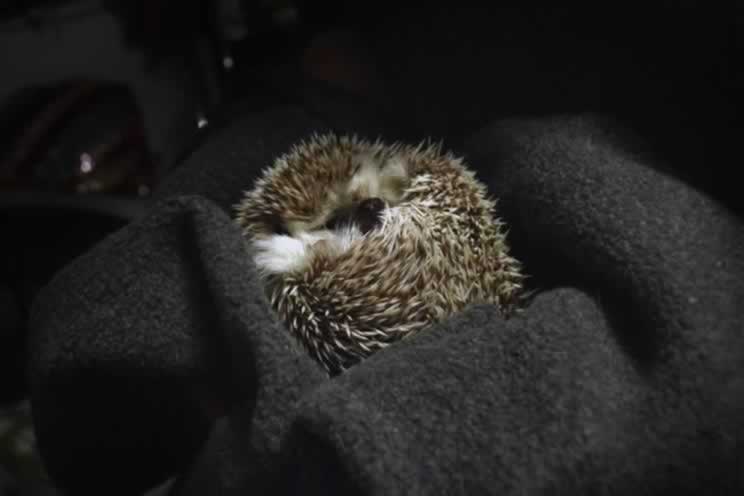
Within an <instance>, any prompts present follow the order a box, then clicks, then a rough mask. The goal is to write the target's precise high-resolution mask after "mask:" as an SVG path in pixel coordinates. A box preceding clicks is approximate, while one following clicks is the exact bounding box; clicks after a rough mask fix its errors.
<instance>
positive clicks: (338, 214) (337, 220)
mask: <svg viewBox="0 0 744 496" xmlns="http://www.w3.org/2000/svg"><path fill="white" fill-rule="evenodd" d="M353 221H354V209H353V208H341V209H338V210H336V211H335V212H333V215H331V217H330V218H329V219H328V221H327V222H326V223H325V224H324V225H323V227H324V228H325V229H329V230H331V231H334V230H338V229H340V228H342V227H344V226H348V225H350V224H351V223H352V222H353Z"/></svg>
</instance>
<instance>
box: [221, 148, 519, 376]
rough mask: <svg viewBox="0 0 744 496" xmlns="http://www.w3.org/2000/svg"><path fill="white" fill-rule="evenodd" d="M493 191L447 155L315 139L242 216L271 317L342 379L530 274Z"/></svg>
mask: <svg viewBox="0 0 744 496" xmlns="http://www.w3.org/2000/svg"><path fill="white" fill-rule="evenodd" d="M495 206H496V204H495V202H494V201H493V200H491V199H489V198H488V195H487V191H486V188H485V186H484V185H483V184H481V183H480V182H479V181H478V180H477V179H476V177H475V174H474V173H473V172H472V171H471V170H469V169H468V168H467V166H466V165H465V164H464V162H463V161H462V160H461V159H460V158H457V157H455V156H453V155H452V154H451V153H443V152H442V150H441V145H433V144H429V145H425V144H423V143H422V144H420V145H418V146H412V145H404V144H400V143H394V144H385V143H382V142H381V141H379V140H378V141H376V142H370V141H366V140H363V139H359V138H358V137H356V136H338V135H335V134H324V135H317V134H316V135H313V136H311V137H310V138H309V139H307V140H305V141H302V142H300V143H298V144H296V145H295V146H293V147H292V149H291V150H289V152H288V153H286V154H285V155H283V156H281V157H279V158H278V159H277V160H276V161H275V162H274V164H273V165H272V166H270V167H269V168H267V169H265V170H264V171H263V174H262V176H261V177H260V178H259V179H258V180H257V181H256V183H255V185H254V187H253V189H252V190H250V191H247V192H246V194H245V196H244V198H243V199H242V201H241V202H240V203H239V204H238V205H236V222H237V223H238V225H239V226H241V228H242V230H243V234H244V236H245V237H246V239H247V240H248V241H249V242H250V243H251V244H252V247H253V250H254V261H255V263H256V266H257V268H258V270H259V273H260V274H261V277H262V280H263V282H264V285H265V288H266V292H267V296H268V298H269V301H270V302H271V306H272V308H273V310H274V311H275V312H276V313H277V314H278V316H279V317H280V318H281V320H282V321H283V322H284V324H285V326H286V327H287V328H288V330H289V332H291V333H292V335H293V336H294V337H295V338H297V340H298V341H299V342H300V343H301V344H302V345H303V347H304V348H305V349H306V350H307V351H308V352H309V353H310V355H311V356H312V357H313V358H315V359H316V360H317V361H318V362H319V364H320V365H321V366H323V367H324V368H325V370H326V371H327V372H328V373H329V375H336V374H339V373H341V372H343V371H344V370H346V369H348V368H349V367H351V366H353V365H355V364H357V363H359V362H360V361H362V360H363V359H365V358H367V357H369V356H370V355H372V354H373V353H375V352H377V351H379V350H381V349H383V348H386V347H388V346H390V345H392V344H393V343H395V342H397V341H399V340H401V339H405V338H408V337H410V336H412V335H414V334H415V333H417V332H419V331H421V330H423V329H425V328H426V327H428V326H430V325H431V324H433V323H435V322H438V321H440V320H442V319H444V318H446V317H448V316H450V315H452V314H453V313H455V312H458V311H460V310H462V309H463V308H465V307H466V306H467V305H469V304H472V303H492V304H495V305H497V306H498V308H499V309H500V311H501V314H502V315H503V316H504V317H505V318H508V317H509V316H510V315H512V314H513V313H514V312H515V311H518V310H519V302H520V296H521V294H522V289H523V281H524V275H523V274H522V270H521V265H520V263H519V262H518V261H517V260H516V259H515V258H513V257H512V256H511V255H510V254H509V248H508V246H507V243H506V235H505V225H504V224H503V222H502V221H501V220H499V219H498V218H497V217H496V216H495Z"/></svg>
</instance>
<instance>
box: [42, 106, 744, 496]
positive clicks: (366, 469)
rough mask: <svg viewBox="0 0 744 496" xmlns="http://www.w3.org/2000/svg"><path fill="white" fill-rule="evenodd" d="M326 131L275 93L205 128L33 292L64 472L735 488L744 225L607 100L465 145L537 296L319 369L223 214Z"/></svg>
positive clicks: (115, 486) (743, 340) (319, 487)
mask: <svg viewBox="0 0 744 496" xmlns="http://www.w3.org/2000/svg"><path fill="white" fill-rule="evenodd" d="M329 128H332V129H333V130H336V131H339V132H340V131H342V130H340V129H337V128H336V126H329V125H328V124H327V123H326V122H324V121H322V120H321V119H319V118H318V117H317V116H316V117H312V116H310V115H309V114H308V113H306V112H305V111H304V110H303V109H301V108H297V107H282V108H274V109H267V110H264V111H260V112H254V113H249V114H247V115H245V116H243V117H240V118H238V119H236V120H234V121H233V122H231V123H230V124H229V125H226V126H224V127H222V128H221V129H218V130H216V131H214V132H213V134H212V135H210V136H209V138H208V139H205V140H204V142H203V143H202V144H201V145H200V146H199V147H197V148H196V149H195V150H194V151H193V153H192V154H191V155H190V156H189V157H188V158H187V159H186V160H185V162H184V164H183V165H182V166H181V167H180V168H179V169H178V170H177V171H176V172H175V173H174V174H173V175H172V176H171V177H170V178H169V180H168V182H167V183H166V184H165V185H164V186H163V187H162V188H161V190H160V191H159V193H158V195H157V197H156V198H155V200H154V203H153V205H152V206H151V208H150V210H149V212H148V214H147V215H146V216H144V217H142V218H141V219H139V220H137V221H135V222H133V223H132V224H130V225H128V226H126V227H125V228H123V229H122V230H120V231H117V232H116V233H114V234H113V235H111V236H109V237H108V238H106V239H105V240H103V241H102V242H101V243H99V244H98V245H96V246H95V247H94V248H93V249H92V250H90V251H89V252H87V253H86V254H84V255H83V256H81V257H80V258H78V259H77V260H75V261H74V262H73V263H71V264H70V265H68V266H67V267H66V268H65V269H63V270H62V271H61V272H60V273H59V274H58V275H57V276H56V277H55V279H54V280H53V281H52V282H51V283H50V284H49V285H48V286H47V287H46V288H45V289H44V290H43V291H42V293H41V294H40V295H39V297H38V298H37V300H36V302H35V306H34V308H33V312H32V313H33V315H32V322H31V328H32V329H31V337H30V345H29V347H30V350H31V358H30V363H29V373H30V383H31V398H32V403H33V414H34V422H35V425H36V428H37V435H38V442H39V448H40V450H41V453H42V455H43V457H44V460H45V463H46V465H47V469H48V471H49V473H50V475H51V476H52V477H53V478H54V480H55V482H56V483H57V484H58V485H59V486H60V487H61V488H64V489H67V490H69V491H70V492H71V493H72V494H93V493H95V494H142V493H143V492H144V491H147V490H150V489H152V488H154V487H157V486H160V487H162V488H163V489H162V490H161V493H162V494H166V493H167V494H172V495H174V496H176V495H177V496H181V495H205V494H210V495H228V494H304V495H306V494H365V495H383V494H384V495H396V494H400V495H416V494H462V495H472V494H571V495H578V494H628V495H631V494H632V495H636V494H667V493H674V494H735V493H741V491H742V490H744V475H742V474H744V470H743V469H744V467H743V466H742V460H744V444H743V443H742V440H744V437H743V436H744V415H743V414H744V333H743V332H742V326H743V324H744V310H743V309H742V305H741V303H742V301H744V250H743V249H742V248H743V247H744V225H743V224H742V220H741V219H740V218H738V217H737V216H735V215H733V214H732V213H731V212H729V211H727V210H726V209H725V208H724V207H723V206H721V205H720V204H719V203H718V202H717V201H716V199H715V198H711V197H709V196H706V195H705V194H703V193H702V192H700V191H698V190H696V189H695V187H694V185H691V184H686V183H683V182H682V181H681V180H679V179H675V178H673V177H671V176H669V175H667V174H665V173H664V172H662V171H661V170H662V169H663V167H658V166H657V165H658V164H656V163H655V161H656V160H657V159H656V158H655V157H652V156H649V155H647V154H646V153H645V152H644V149H645V148H644V147H643V146H642V145H643V140H644V137H643V136H632V135H629V134H628V133H626V132H625V131H623V130H621V129H620V128H618V126H617V125H616V124H613V122H612V121H610V120H607V119H604V118H602V117H600V116H593V115H573V116H570V115H569V116H561V117H551V118H529V119H527V118H525V119H515V120H501V121H496V122H493V123H491V124H490V125H488V126H485V127H483V128H482V129H481V130H480V131H479V132H478V133H475V134H473V135H472V136H470V138H469V139H467V140H466V141H465V142H464V145H463V148H462V149H461V150H459V152H460V153H461V154H463V155H464V157H465V159H466V161H467V163H468V164H470V166H471V167H473V168H474V169H475V170H476V173H477V175H478V176H479V178H480V179H481V180H483V181H484V182H485V183H486V184H487V185H488V187H489V189H490V192H491V193H492V194H493V195H494V196H495V197H497V198H498V199H499V200H498V209H499V213H500V215H501V216H502V217H503V219H504V220H505V221H506V223H507V224H508V225H509V237H510V240H511V241H510V242H511V244H512V246H513V254H514V255H515V256H516V257H517V258H519V259H520V260H522V261H523V263H524V265H525V270H526V272H527V273H528V275H529V277H530V279H529V281H528V282H529V285H530V288H531V289H533V290H534V291H535V293H534V296H533V298H532V300H531V303H530V305H529V306H528V308H527V309H526V311H525V312H524V314H523V315H521V316H518V317H515V318H512V319H510V320H508V321H504V320H502V319H501V318H499V317H498V312H497V311H496V309H495V308H493V307H490V306H488V305H472V306H471V307H469V308H468V309H466V310H465V311H463V312H461V313H460V314H458V315H455V316H454V317H453V318H451V319H449V320H447V321H445V322H443V323H441V324H439V325H435V326H433V327H432V328H430V329H428V330H427V331H425V332H422V333H421V334H419V335H418V336H416V337H414V338H412V339H410V340H406V341H403V342H400V343H399V344H396V345H395V346H392V347H390V348H388V349H386V350H384V351H382V352H379V353H377V354H376V355H374V356H372V357H371V358H369V359H367V360H366V361H364V362H362V363H361V364H359V365H357V366H355V367H354V368H352V369H351V370H349V371H348V372H346V373H345V374H342V375H341V376H338V377H336V378H333V379H328V378H327V377H326V376H325V375H324V373H323V372H322V371H321V370H320V368H319V367H318V366H317V365H316V364H315V363H314V362H313V361H312V360H311V359H310V358H309V357H308V356H307V355H306V354H305V352H304V351H303V350H302V349H301V348H300V347H299V346H298V345H297V344H296V343H295V342H294V340H293V338H292V337H291V336H289V335H288V333H287V332H286V331H285V329H284V328H283V327H282V325H281V324H280V323H278V322H277V321H276V319H275V318H274V316H273V315H272V313H271V312H270V309H269V307H268V304H267V301H266V298H265V296H264V295H263V291H262V289H261V287H260V283H259V280H258V278H257V275H256V272H255V270H254V267H253V265H252V262H251V260H250V253H249V251H248V249H247V247H246V244H245V243H244V240H243V239H242V238H241V235H240V232H239V230H238V229H237V228H236V227H235V225H234V224H233V222H232V219H231V216H232V210H231V208H232V205H234V204H235V202H236V201H237V200H238V199H239V198H240V196H241V194H242V191H243V190H244V189H245V188H248V187H250V185H251V184H252V181H253V180H254V179H255V177H257V175H258V173H259V171H260V170H261V169H262V168H263V167H265V166H267V165H268V164H270V163H271V161H272V160H273V158H274V157H276V156H277V155H279V154H281V153H283V152H284V151H286V150H287V149H288V147H289V146H290V145H291V144H292V143H294V142H295V141H297V140H299V139H301V138H303V137H305V136H306V135H307V134H308V133H310V132H313V131H325V130H329ZM371 137H372V138H374V137H375V136H371ZM446 146H447V144H446V143H445V147H446ZM165 483H168V484H165ZM164 484H165V485H164Z"/></svg>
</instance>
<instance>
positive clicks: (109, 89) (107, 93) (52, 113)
mask: <svg viewBox="0 0 744 496" xmlns="http://www.w3.org/2000/svg"><path fill="white" fill-rule="evenodd" d="M0 116H2V117H0V133H2V135H3V136H4V140H3V142H4V145H3V146H2V147H0V191H3V190H4V191H34V192H54V193H73V194H87V193H108V194H125V195H137V196H143V195H147V194H149V192H150V191H151V190H152V188H153V187H154V186H155V182H156V174H155V164H154V160H153V156H152V153H151V151H150V147H149V145H148V142H147V136H146V133H145V131H144V121H143V117H142V114H141V112H140V109H139V108H138V106H137V104H136V100H135V98H134V96H133V94H132V93H131V92H130V91H129V90H128V89H127V88H126V87H125V86H123V85H121V84H114V83H107V82H97V81H72V82H64V83H59V84H55V85H50V86H44V87H33V88H26V89H23V90H21V91H19V92H17V93H16V94H14V95H12V96H11V97H10V98H9V99H8V100H7V101H6V102H5V104H4V105H2V107H0Z"/></svg>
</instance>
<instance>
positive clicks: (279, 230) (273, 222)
mask: <svg viewBox="0 0 744 496" xmlns="http://www.w3.org/2000/svg"><path fill="white" fill-rule="evenodd" d="M267 223H268V224H269V230H270V231H271V233H272V234H277V235H282V236H289V231H288V230H287V228H286V226H285V225H284V222H282V219H280V218H279V217H271V218H270V219H268V221H267Z"/></svg>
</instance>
